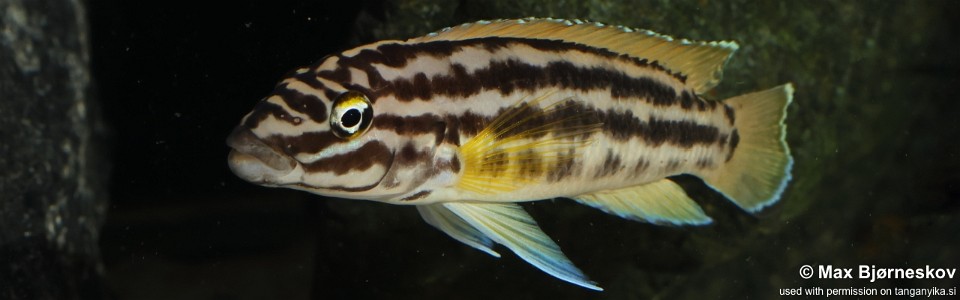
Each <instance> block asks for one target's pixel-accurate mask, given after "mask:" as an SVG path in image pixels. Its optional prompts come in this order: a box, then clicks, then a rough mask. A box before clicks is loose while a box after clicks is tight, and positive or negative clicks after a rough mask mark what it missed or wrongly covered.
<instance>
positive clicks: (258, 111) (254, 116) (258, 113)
mask: <svg viewBox="0 0 960 300" xmlns="http://www.w3.org/2000/svg"><path fill="white" fill-rule="evenodd" d="M270 116H273V117H274V118H276V119H277V120H281V121H284V122H287V123H290V124H295V125H296V124H299V122H297V120H296V118H295V117H293V116H291V115H290V114H289V113H287V111H286V110H285V109H283V107H280V105H277V104H274V103H270V102H267V101H263V100H261V101H260V102H258V103H257V105H256V106H254V107H253V111H251V112H250V116H249V117H247V119H246V120H244V121H243V126H244V127H246V128H249V129H253V128H257V125H258V124H260V122H263V120H266V119H267V118H268V117H270Z"/></svg>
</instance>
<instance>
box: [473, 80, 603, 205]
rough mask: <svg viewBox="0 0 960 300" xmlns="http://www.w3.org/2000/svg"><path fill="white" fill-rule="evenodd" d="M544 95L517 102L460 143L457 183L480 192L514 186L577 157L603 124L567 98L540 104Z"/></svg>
mask: <svg viewBox="0 0 960 300" xmlns="http://www.w3.org/2000/svg"><path fill="white" fill-rule="evenodd" d="M553 94H554V93H553V92H551V93H547V94H544V95H542V96H540V97H538V98H536V99H533V100H531V101H520V102H519V103H517V104H516V105H514V106H513V107H511V108H510V109H509V110H507V111H506V112H504V113H502V114H501V115H499V116H497V117H496V118H494V119H493V120H492V121H491V122H490V123H489V124H487V125H486V127H484V129H483V130H481V131H480V132H479V133H477V135H476V136H474V137H473V138H471V139H470V140H469V141H467V142H466V143H464V144H463V146H461V147H460V159H461V161H463V165H464V166H463V174H462V175H461V177H460V181H459V182H458V183H457V188H459V189H462V190H466V191H471V192H475V193H479V194H493V193H498V192H508V191H512V190H515V189H517V188H518V187H519V186H520V185H522V184H524V183H529V182H530V181H531V180H535V179H538V178H540V176H542V174H543V173H544V170H550V169H551V168H556V167H558V166H561V165H563V164H565V163H568V162H569V161H570V160H574V159H576V158H577V157H578V155H579V153H580V152H581V151H576V150H577V149H579V148H582V147H583V146H586V145H588V144H590V143H591V142H592V141H593V139H592V136H593V133H595V132H597V131H599V130H600V126H601V125H602V124H603V123H602V122H601V121H600V119H599V118H598V117H597V116H596V114H594V113H592V112H589V111H579V110H577V109H575V108H574V106H572V105H570V104H571V103H572V101H574V100H571V99H567V100H561V101H558V102H556V103H554V104H551V105H547V106H546V107H543V108H538V107H539V106H538V104H539V103H540V102H541V101H543V100H544V99H547V98H550V97H551V96H552V95H553Z"/></svg>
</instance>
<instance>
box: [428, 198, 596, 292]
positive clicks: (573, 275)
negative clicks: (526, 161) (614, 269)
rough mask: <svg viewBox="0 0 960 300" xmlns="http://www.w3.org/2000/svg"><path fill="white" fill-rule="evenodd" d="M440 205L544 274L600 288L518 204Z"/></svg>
mask: <svg viewBox="0 0 960 300" xmlns="http://www.w3.org/2000/svg"><path fill="white" fill-rule="evenodd" d="M442 205H443V207H445V208H446V209H449V210H450V212H452V213H454V214H456V215H457V216H459V217H460V218H461V220H463V222H466V223H467V224H469V225H471V226H473V227H474V228H475V229H476V230H477V231H479V232H481V233H483V234H485V235H486V236H487V237H489V238H490V239H491V240H493V241H495V242H497V243H499V244H501V245H504V246H506V247H507V248H510V250H512V251H513V253H516V254H517V256H519V257H520V258H522V259H523V260H525V261H527V262H528V263H530V264H532V265H533V266H535V267H537V268H539V269H540V270H542V271H544V272H546V273H547V274H550V275H552V276H554V277H556V278H559V279H562V280H564V281H567V282H569V283H573V284H576V285H579V286H582V287H585V288H588V289H591V290H596V291H602V290H603V289H602V288H600V287H599V286H597V283H596V282H593V281H591V280H590V279H589V278H587V275H584V274H583V271H580V269H578V268H577V266H574V265H573V262H571V261H570V259H568V258H567V256H565V255H563V252H562V251H560V246H558V245H557V243H555V242H554V241H553V240H552V239H550V237H549V236H547V234H546V233H543V230H540V226H538V225H537V221H534V220H533V218H532V217H530V215H529V214H527V212H526V211H524V210H523V208H522V207H520V205H517V204H516V203H480V202H478V203H465V202H447V203H443V204H442Z"/></svg>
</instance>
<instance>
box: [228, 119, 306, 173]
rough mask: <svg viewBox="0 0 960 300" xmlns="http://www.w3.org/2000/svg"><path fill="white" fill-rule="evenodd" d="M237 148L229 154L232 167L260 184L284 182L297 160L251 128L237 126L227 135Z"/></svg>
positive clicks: (234, 171)
mask: <svg viewBox="0 0 960 300" xmlns="http://www.w3.org/2000/svg"><path fill="white" fill-rule="evenodd" d="M227 145H228V146H230V148H233V150H231V151H230V155H229V156H228V157H227V163H228V164H229V166H230V170H231V171H233V173H234V174H236V175H237V176H238V177H240V178H242V179H243V180H246V181H249V182H253V183H259V184H282V183H284V182H283V181H284V180H283V179H284V177H286V176H287V175H290V174H291V173H293V171H294V169H295V168H296V166H297V161H296V160H294V159H293V158H291V157H289V156H287V155H284V154H283V153H281V152H280V151H277V149H275V148H273V147H270V145H267V144H266V143H265V142H264V141H263V140H261V139H260V138H258V137H257V136H256V135H255V134H253V131H250V129H248V128H243V127H237V128H236V129H234V130H233V132H231V133H230V136H228V137H227Z"/></svg>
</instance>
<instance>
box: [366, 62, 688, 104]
mask: <svg viewBox="0 0 960 300" xmlns="http://www.w3.org/2000/svg"><path fill="white" fill-rule="evenodd" d="M450 68H451V70H450V71H451V72H450V74H445V75H439V74H438V75H434V76H432V77H430V78H428V77H427V76H426V75H425V74H423V73H418V74H415V75H414V76H413V78H412V79H407V78H400V79H396V80H393V81H390V82H386V83H385V85H384V86H383V87H382V88H374V89H376V90H377V93H378V95H379V96H384V95H394V96H395V97H396V98H397V99H398V100H401V101H412V100H414V99H426V100H429V99H431V98H433V97H436V96H447V97H460V98H466V97H470V96H473V95H476V94H479V93H480V92H482V91H487V90H496V91H499V93H500V94H501V95H509V94H512V93H514V92H518V91H522V92H529V93H534V92H536V91H539V90H542V89H544V88H561V89H573V90H577V91H582V92H585V91H594V90H600V89H607V88H609V89H610V97H611V98H615V99H617V98H640V99H646V100H648V101H649V102H650V103H652V104H654V105H672V104H675V103H676V102H677V101H678V97H677V93H676V91H674V89H673V88H672V87H670V86H668V85H666V84H664V83H661V82H659V81H657V80H655V79H652V78H646V77H631V76H629V75H627V74H625V73H623V72H621V71H618V70H613V69H607V68H604V67H578V66H576V65H574V64H573V63H570V62H566V61H555V62H551V63H548V64H547V66H545V67H540V66H535V65H531V64H527V63H525V62H522V61H520V60H515V59H511V60H507V61H494V62H491V63H490V65H489V66H487V67H486V68H482V69H478V70H476V71H475V72H473V73H467V72H466V69H465V68H464V67H463V66H461V65H457V64H453V65H451V66H450Z"/></svg>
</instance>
